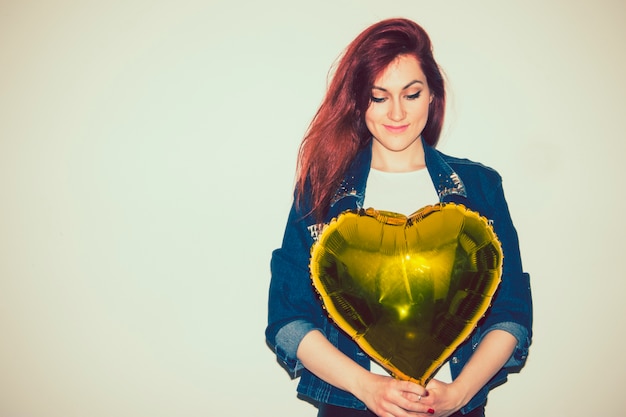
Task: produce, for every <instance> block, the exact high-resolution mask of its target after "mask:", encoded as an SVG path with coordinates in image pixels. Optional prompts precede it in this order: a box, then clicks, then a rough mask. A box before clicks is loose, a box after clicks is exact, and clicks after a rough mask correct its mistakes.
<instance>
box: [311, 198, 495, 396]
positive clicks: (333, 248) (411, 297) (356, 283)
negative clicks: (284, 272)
mask: <svg viewBox="0 0 626 417" xmlns="http://www.w3.org/2000/svg"><path fill="white" fill-rule="evenodd" d="M310 267H311V277H312V280H313V284H314V286H315V288H316V290H317V292H318V293H319V294H320V296H321V299H322V302H323V304H324V307H325V308H326V310H327V311H328V313H329V315H330V317H331V319H332V320H333V321H334V322H335V323H336V324H337V325H338V326H339V327H340V328H341V329H343V331H345V332H346V333H347V334H348V335H350V337H352V338H353V339H354V340H355V341H356V343H357V344H358V345H359V346H360V347H361V349H362V350H363V351H364V352H366V353H367V354H368V355H369V356H370V357H371V358H373V359H374V360H376V361H377V362H378V363H380V364H381V365H382V366H383V367H384V368H386V369H387V370H388V371H389V372H390V373H391V374H392V375H393V376H394V377H396V378H398V379H403V380H411V381H414V382H417V383H418V384H420V385H426V383H427V382H428V381H429V380H430V378H431V377H432V375H433V374H434V372H435V371H436V370H437V369H438V368H439V367H440V366H441V365H442V364H443V363H444V362H445V361H446V360H447V359H448V357H449V356H450V355H451V354H452V352H454V350H455V349H456V348H457V347H458V346H459V345H460V344H461V343H462V342H463V341H464V340H465V339H466V338H467V337H468V336H469V335H470V333H471V332H472V331H473V329H474V328H475V327H476V324H477V322H478V321H479V320H480V319H481V318H482V317H483V315H484V314H485V312H486V311H487V309H488V308H489V306H490V303H491V298H492V296H493V294H494V292H495V291H496V288H497V287H498V284H499V283H500V275H501V273H502V248H501V246H500V242H499V240H498V238H497V236H496V234H495V233H494V231H493V229H492V227H491V226H490V224H489V223H488V222H487V219H485V218H484V217H481V216H480V215H479V214H478V213H476V212H474V211H471V210H469V209H467V208H466V207H464V206H463V205H457V204H452V203H445V204H437V205H434V206H427V207H424V208H423V209H421V210H419V211H417V212H415V213H414V214H412V215H411V216H409V217H406V216H404V215H401V214H397V213H391V212H384V211H376V210H374V209H367V210H359V211H348V212H345V213H342V214H341V215H339V216H338V217H337V218H336V219H335V220H333V221H332V222H331V223H330V224H329V225H328V226H326V228H325V229H324V231H323V232H322V234H321V236H320V237H319V240H318V242H317V243H316V244H315V245H313V248H312V253H311V265H310Z"/></svg>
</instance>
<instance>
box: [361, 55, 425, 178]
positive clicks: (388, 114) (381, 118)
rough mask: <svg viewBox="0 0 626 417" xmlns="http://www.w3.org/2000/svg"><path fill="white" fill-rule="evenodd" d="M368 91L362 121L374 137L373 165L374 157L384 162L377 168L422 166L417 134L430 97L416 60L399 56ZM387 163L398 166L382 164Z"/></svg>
mask: <svg viewBox="0 0 626 417" xmlns="http://www.w3.org/2000/svg"><path fill="white" fill-rule="evenodd" d="M371 94H372V95H371V100H370V104H369V107H368V108H367V111H366V112H365V124H366V125H367V128H368V129H369V131H370V133H371V134H372V136H373V139H374V142H373V144H372V152H373V155H372V156H373V161H372V163H373V166H374V160H378V161H383V162H382V166H377V167H376V168H379V169H383V170H387V171H404V170H412V169H415V168H416V167H419V165H422V166H423V149H422V143H421V140H420V136H421V134H422V130H424V126H426V121H427V120H428V106H429V104H430V102H431V100H432V97H431V94H430V90H429V88H428V83H427V81H426V76H425V75H424V73H423V72H422V68H421V66H420V64H419V62H418V61H417V59H416V58H415V57H414V56H412V55H400V56H398V57H397V58H396V59H395V60H394V61H393V62H392V63H391V64H389V66H388V67H387V68H386V69H385V70H384V71H383V72H382V74H380V75H379V76H378V77H377V78H376V80H375V81H374V86H373V87H372V92H371ZM385 161H386V162H385ZM390 164H398V165H400V166H385V165H390ZM407 164H408V165H407ZM379 165H381V163H379Z"/></svg>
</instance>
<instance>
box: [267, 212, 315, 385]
mask: <svg viewBox="0 0 626 417" xmlns="http://www.w3.org/2000/svg"><path fill="white" fill-rule="evenodd" d="M307 219H308V221H309V222H311V223H312V221H311V218H310V217H304V216H302V215H301V214H300V212H299V211H298V210H297V209H296V207H295V205H293V206H292V208H291V211H290V213H289V218H288V221H287V226H286V228H285V234H284V237H283V242H282V245H281V247H280V248H278V249H276V250H275V251H274V252H273V253H272V259H271V263H270V268H271V282H270V288H269V301H268V325H267V328H266V330H265V336H266V340H267V344H268V345H269V346H270V348H272V349H273V350H274V353H275V354H276V356H277V358H278V360H279V361H280V363H281V364H282V365H283V367H284V368H285V369H286V370H287V371H288V372H289V374H290V375H291V377H292V378H295V377H296V376H298V374H299V371H300V370H302V368H303V366H302V364H301V363H300V362H299V361H298V359H297V357H296V352H297V349H298V346H299V344H300V342H301V341H302V339H303V338H304V336H305V335H306V334H307V333H309V332H310V331H311V330H314V329H318V330H320V331H322V328H323V323H324V322H323V317H324V313H323V310H322V308H321V304H320V302H319V300H318V297H317V296H316V293H315V291H314V289H313V285H312V281H311V279H310V274H309V259H310V251H311V245H312V244H313V238H312V237H311V231H310V230H309V229H308V226H307Z"/></svg>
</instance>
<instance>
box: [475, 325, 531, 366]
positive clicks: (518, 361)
mask: <svg viewBox="0 0 626 417" xmlns="http://www.w3.org/2000/svg"><path fill="white" fill-rule="evenodd" d="M492 330H504V331H505V332H507V333H510V334H512V335H513V336H514V337H515V338H516V339H517V345H516V346H515V350H514V351H513V354H512V355H511V357H510V358H509V360H508V361H507V362H506V363H505V364H504V368H521V367H522V366H523V365H524V362H525V361H526V358H527V357H528V348H529V347H530V339H529V338H528V330H527V329H526V328H525V327H524V326H522V325H520V324H519V323H515V322H512V321H505V322H502V323H496V324H494V325H492V326H490V327H489V328H487V329H486V330H485V332H484V333H483V337H485V336H484V335H486V334H487V333H489V332H490V331H492Z"/></svg>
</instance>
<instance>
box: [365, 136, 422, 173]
mask: <svg viewBox="0 0 626 417" xmlns="http://www.w3.org/2000/svg"><path fill="white" fill-rule="evenodd" d="M371 167H372V168H374V169H377V170H379V171H385V172H411V171H418V170H420V169H423V168H425V167H426V160H425V157H424V148H423V146H422V142H421V140H418V141H415V142H414V143H413V144H412V145H411V146H410V147H409V148H406V149H403V150H401V151H394V150H390V149H387V148H385V147H383V146H382V145H381V144H380V143H378V142H377V141H373V143H372V164H371Z"/></svg>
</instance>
